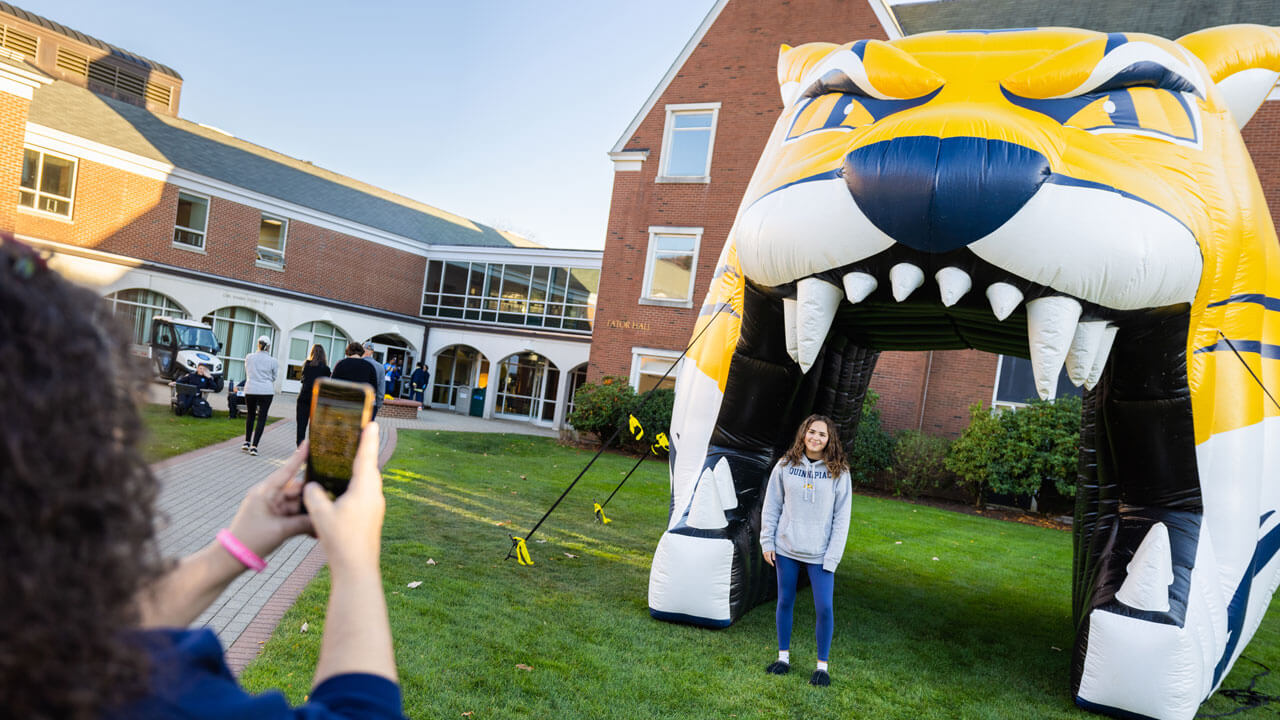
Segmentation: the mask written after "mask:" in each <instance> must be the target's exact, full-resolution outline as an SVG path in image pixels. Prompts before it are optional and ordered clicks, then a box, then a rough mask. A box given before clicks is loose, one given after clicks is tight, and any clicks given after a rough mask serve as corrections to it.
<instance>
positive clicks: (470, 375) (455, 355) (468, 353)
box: [431, 345, 489, 407]
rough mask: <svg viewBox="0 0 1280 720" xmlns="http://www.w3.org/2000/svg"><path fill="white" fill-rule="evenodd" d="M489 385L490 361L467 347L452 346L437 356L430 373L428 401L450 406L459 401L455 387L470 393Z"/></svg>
mask: <svg viewBox="0 0 1280 720" xmlns="http://www.w3.org/2000/svg"><path fill="white" fill-rule="evenodd" d="M488 384H489V359H488V358H486V357H485V356H484V355H481V354H480V353H479V352H478V351H477V350H476V349H474V348H470V347H467V346H466V345H452V346H450V347H447V348H445V349H444V350H441V351H440V354H439V355H436V369H435V372H433V373H431V402H432V403H433V404H436V405H448V406H450V407H452V406H453V405H454V404H455V403H456V402H457V401H458V388H460V387H464V386H466V387H470V388H472V389H473V390H475V389H476V388H483V387H485V386H486V385H488Z"/></svg>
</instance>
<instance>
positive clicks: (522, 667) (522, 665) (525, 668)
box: [516, 663, 533, 672]
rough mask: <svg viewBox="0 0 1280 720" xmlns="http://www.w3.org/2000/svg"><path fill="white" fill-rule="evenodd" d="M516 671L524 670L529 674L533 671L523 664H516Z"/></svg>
mask: <svg viewBox="0 0 1280 720" xmlns="http://www.w3.org/2000/svg"><path fill="white" fill-rule="evenodd" d="M516 669H517V670H524V671H525V672H529V671H531V670H533V668H532V667H531V666H529V665H525V664H524V663H516Z"/></svg>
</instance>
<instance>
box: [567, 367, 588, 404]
mask: <svg viewBox="0 0 1280 720" xmlns="http://www.w3.org/2000/svg"><path fill="white" fill-rule="evenodd" d="M586 382H587V364H586V363H582V364H581V365H579V366H578V367H576V368H574V369H572V370H570V371H569V387H567V388H565V390H566V394H565V397H566V398H568V401H567V403H568V404H567V406H566V407H565V409H564V416H565V417H569V415H570V414H571V413H572V412H573V394H574V393H576V392H578V388H580V387H582V386H583V385H585V384H586Z"/></svg>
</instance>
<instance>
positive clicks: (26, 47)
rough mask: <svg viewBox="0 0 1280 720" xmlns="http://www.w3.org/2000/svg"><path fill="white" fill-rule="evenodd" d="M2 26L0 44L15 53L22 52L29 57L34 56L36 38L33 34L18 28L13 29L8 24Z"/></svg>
mask: <svg viewBox="0 0 1280 720" xmlns="http://www.w3.org/2000/svg"><path fill="white" fill-rule="evenodd" d="M3 28H4V32H3V35H2V36H0V45H3V46H4V47H5V48H6V49H8V50H12V51H14V52H16V53H22V54H23V55H25V56H27V57H29V58H34V57H35V56H36V44H37V40H36V36H35V35H28V34H27V33H24V32H22V31H20V30H14V29H13V28H11V27H9V26H8V25H5V26H3Z"/></svg>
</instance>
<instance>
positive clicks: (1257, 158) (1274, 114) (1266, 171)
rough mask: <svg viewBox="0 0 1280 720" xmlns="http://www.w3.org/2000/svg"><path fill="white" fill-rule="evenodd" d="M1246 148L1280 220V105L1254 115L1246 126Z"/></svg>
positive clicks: (1273, 213) (1266, 105)
mask: <svg viewBox="0 0 1280 720" xmlns="http://www.w3.org/2000/svg"><path fill="white" fill-rule="evenodd" d="M1242 134H1243V135H1244V142H1245V145H1247V146H1248V147H1249V154H1250V155H1252V156H1253V165H1254V167H1255V168H1257V170H1258V179H1259V180H1261V181H1262V192H1263V193H1265V194H1266V196H1267V205H1268V206H1270V208H1271V218H1272V220H1273V221H1274V220H1275V218H1277V217H1280V143H1278V142H1277V138H1280V102H1278V101H1268V102H1264V103H1262V107H1260V108H1258V111H1257V112H1256V113H1254V114H1253V118H1252V119H1251V120H1249V124H1248V125H1245V126H1244V131H1243V133H1242Z"/></svg>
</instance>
